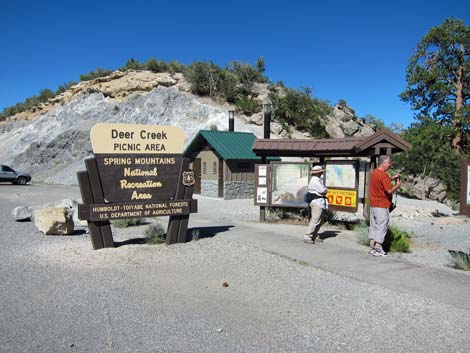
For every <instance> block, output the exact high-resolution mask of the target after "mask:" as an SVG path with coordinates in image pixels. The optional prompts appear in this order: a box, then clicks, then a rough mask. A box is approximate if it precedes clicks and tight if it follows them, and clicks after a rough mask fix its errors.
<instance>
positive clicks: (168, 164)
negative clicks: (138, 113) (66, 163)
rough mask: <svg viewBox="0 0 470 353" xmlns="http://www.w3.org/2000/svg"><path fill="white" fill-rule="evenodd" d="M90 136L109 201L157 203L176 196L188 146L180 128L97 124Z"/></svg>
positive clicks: (105, 193) (106, 197)
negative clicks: (184, 154)
mask: <svg viewBox="0 0 470 353" xmlns="http://www.w3.org/2000/svg"><path fill="white" fill-rule="evenodd" d="M90 135H91V142H92V146H93V152H94V154H95V158H96V162H97V166H98V170H99V174H100V178H101V181H102V185H103V192H104V196H105V199H106V201H108V202H139V201H152V202H153V201H158V200H169V199H171V198H172V197H173V196H174V194H175V191H176V185H177V184H178V179H179V177H180V173H181V160H182V158H181V157H182V150H183V143H184V134H183V131H182V130H181V129H180V128H177V127H174V126H152V125H127V124H97V125H95V126H94V127H93V128H92V130H91V134H90Z"/></svg>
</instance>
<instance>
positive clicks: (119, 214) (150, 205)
mask: <svg viewBox="0 0 470 353" xmlns="http://www.w3.org/2000/svg"><path fill="white" fill-rule="evenodd" d="M90 139H91V144H92V147H93V153H94V158H89V159H87V160H86V161H85V164H86V169H87V171H86V172H79V173H78V179H79V185H80V190H81V193H82V200H83V202H84V203H83V204H82V205H79V209H78V214H79V218H80V219H86V220H87V221H88V223H89V226H90V233H91V235H92V244H93V248H94V249H100V248H102V247H112V246H114V242H113V241H112V233H111V231H110V227H109V220H111V219H122V218H142V217H159V216H170V223H169V226H168V229H169V231H168V233H170V234H169V236H168V235H167V243H168V244H172V243H175V242H183V241H185V236H183V233H184V234H185V233H186V230H187V223H188V222H187V217H189V213H194V212H197V201H196V200H192V190H193V185H194V172H193V171H190V170H188V167H189V162H188V161H187V160H186V159H183V158H182V153H183V147H184V133H183V130H182V129H180V128H178V127H175V126H156V125H155V126H153V125H131V124H108V123H100V124H97V125H95V126H94V127H93V128H92V129H91V131H90ZM181 222H183V223H181ZM180 223H181V224H180ZM108 228H109V229H108Z"/></svg>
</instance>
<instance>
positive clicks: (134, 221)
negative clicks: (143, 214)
mask: <svg viewBox="0 0 470 353" xmlns="http://www.w3.org/2000/svg"><path fill="white" fill-rule="evenodd" d="M144 223H145V219H144V218H124V219H115V220H112V221H111V224H112V225H113V226H115V227H117V228H127V227H135V226H140V225H142V224H144Z"/></svg>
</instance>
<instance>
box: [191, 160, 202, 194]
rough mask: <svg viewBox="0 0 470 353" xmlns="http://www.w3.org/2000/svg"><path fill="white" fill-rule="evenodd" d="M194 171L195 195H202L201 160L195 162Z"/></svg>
mask: <svg viewBox="0 0 470 353" xmlns="http://www.w3.org/2000/svg"><path fill="white" fill-rule="evenodd" d="M193 171H194V178H195V183H194V191H193V192H194V193H195V194H200V193H201V158H196V159H194V161H193Z"/></svg>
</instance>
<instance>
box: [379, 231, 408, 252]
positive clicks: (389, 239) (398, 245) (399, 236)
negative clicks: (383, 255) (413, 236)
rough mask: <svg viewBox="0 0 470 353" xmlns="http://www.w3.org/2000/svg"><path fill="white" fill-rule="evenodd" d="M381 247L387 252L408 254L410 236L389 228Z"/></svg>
mask: <svg viewBox="0 0 470 353" xmlns="http://www.w3.org/2000/svg"><path fill="white" fill-rule="evenodd" d="M382 246H383V248H384V250H385V251H388V252H403V253H407V252H410V236H409V235H408V233H407V232H405V231H402V230H399V229H398V228H395V227H389V228H388V231H387V234H386V236H385V240H384V243H383V244H382Z"/></svg>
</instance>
